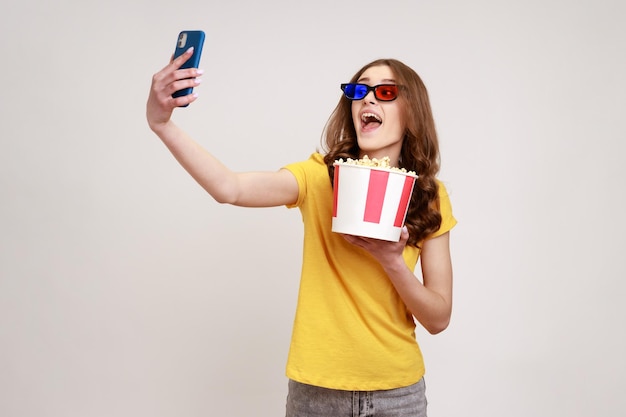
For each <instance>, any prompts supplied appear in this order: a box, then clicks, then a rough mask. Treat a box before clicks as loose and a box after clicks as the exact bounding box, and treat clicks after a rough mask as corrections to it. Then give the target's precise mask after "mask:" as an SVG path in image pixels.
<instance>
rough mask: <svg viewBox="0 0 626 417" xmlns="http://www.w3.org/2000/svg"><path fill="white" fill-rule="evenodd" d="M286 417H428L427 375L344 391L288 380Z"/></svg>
mask: <svg viewBox="0 0 626 417" xmlns="http://www.w3.org/2000/svg"><path fill="white" fill-rule="evenodd" d="M286 416H287V417H426V386H425V384H424V378H422V379H420V380H419V381H418V382H417V383H415V384H413V385H410V386H408V387H403V388H396V389H391V390H383V391H342V390H334V389H328V388H320V387H316V386H313V385H307V384H302V383H299V382H296V381H293V380H289V394H288V395H287V414H286Z"/></svg>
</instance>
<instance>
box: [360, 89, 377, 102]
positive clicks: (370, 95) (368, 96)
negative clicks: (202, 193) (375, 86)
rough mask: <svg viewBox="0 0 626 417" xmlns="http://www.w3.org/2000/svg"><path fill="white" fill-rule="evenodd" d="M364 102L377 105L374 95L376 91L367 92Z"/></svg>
mask: <svg viewBox="0 0 626 417" xmlns="http://www.w3.org/2000/svg"><path fill="white" fill-rule="evenodd" d="M363 102H367V103H370V104H376V103H377V101H376V95H375V94H374V90H370V91H368V92H367V94H366V95H365V97H363Z"/></svg>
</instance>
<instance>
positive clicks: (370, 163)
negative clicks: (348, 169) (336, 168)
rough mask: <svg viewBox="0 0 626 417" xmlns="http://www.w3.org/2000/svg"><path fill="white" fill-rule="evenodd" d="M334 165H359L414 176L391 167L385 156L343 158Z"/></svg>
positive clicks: (413, 173) (409, 172)
mask: <svg viewBox="0 0 626 417" xmlns="http://www.w3.org/2000/svg"><path fill="white" fill-rule="evenodd" d="M335 164H348V165H361V166H367V167H373V168H383V169H388V170H390V171H396V172H403V173H406V174H409V175H416V174H415V171H407V170H406V169H405V168H398V167H392V166H391V159H390V158H389V157H388V156H385V157H383V158H382V159H378V158H372V159H370V158H369V156H367V155H365V156H363V158H361V159H352V158H348V159H346V160H345V161H344V160H343V158H339V159H338V160H336V161H335Z"/></svg>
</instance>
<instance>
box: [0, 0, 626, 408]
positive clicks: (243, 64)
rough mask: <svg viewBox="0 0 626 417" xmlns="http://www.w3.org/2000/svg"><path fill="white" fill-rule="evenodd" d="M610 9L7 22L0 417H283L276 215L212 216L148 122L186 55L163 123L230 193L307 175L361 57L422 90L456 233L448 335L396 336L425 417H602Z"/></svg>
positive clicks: (242, 8) (480, 1)
mask: <svg viewBox="0 0 626 417" xmlns="http://www.w3.org/2000/svg"><path fill="white" fill-rule="evenodd" d="M625 12H626V6H625V5H624V2H622V1H617V0H616V1H608V0H604V1H597V0H594V1H592V0H574V1H557V0H553V1H536V0H524V1H495V0H491V1H490V0H475V1H460V0H457V1H385V2H382V1H369V0H364V1H326V0H318V1H315V2H306V3H298V2H291V1H286V0H284V1H265V2H259V1H251V0H249V1H239V2H238V1H232V2H225V1H222V2H219V3H218V2H215V1H206V0H205V1H192V0H188V1H185V2H173V1H154V0H153V1H147V0H144V1H134V2H133V1H128V0H124V1H121V0H111V1H107V2H89V1H78V0H65V1H46V2H44V1H43V0H39V1H30V2H29V1H16V0H9V1H4V2H3V3H2V5H1V6H0V34H1V36H0V51H1V53H2V57H3V58H2V66H1V68H0V75H1V79H2V90H3V93H2V96H1V98H0V105H1V108H0V123H1V126H2V130H1V147H0V196H1V197H0V198H1V199H2V200H1V205H0V415H2V416H7V417H9V416H11V417H13V416H14V417H22V416H24V417H26V416H29V417H30V416H33V417H35V416H46V417H47V416H50V417H56V416H81V417H84V416H94V417H96V416H152V417H158V416H208V415H210V416H250V415H254V416H268V417H269V416H280V415H283V413H284V401H285V395H286V379H285V376H284V365H285V360H286V355H287V349H288V344H289V337H290V331H291V323H292V319H293V313H294V309H295V302H296V296H297V289H298V278H299V270H300V253H301V238H302V234H301V220H300V214H299V212H298V211H297V210H287V209H286V208H284V207H278V208H272V209H258V210H251V209H241V208H235V207H230V206H221V205H219V204H217V203H215V202H214V201H213V200H211V198H210V197H209V196H207V195H206V194H205V193H204V192H203V191H202V190H201V188H200V187H199V186H197V185H196V184H195V183H194V182H193V180H192V179H191V178H190V177H189V176H188V175H187V174H186V173H185V172H184V171H183V170H182V168H180V167H179V166H178V165H177V163H176V162H175V161H174V159H173V158H172V157H171V155H170V154H169V153H168V152H167V150H166V149H165V147H164V146H163V145H162V144H161V143H160V141H159V140H158V138H156V137H155V136H154V135H153V134H152V133H151V132H150V131H149V129H148V127H147V124H146V122H145V116H144V112H145V108H144V106H145V100H146V97H147V94H148V90H149V86H150V79H151V76H152V74H153V73H155V72H156V71H157V70H159V69H160V68H162V67H163V66H164V65H165V64H166V63H167V61H168V59H169V56H170V54H171V53H172V51H173V49H174V43H175V39H176V35H177V33H178V32H179V31H180V30H181V29H203V30H204V31H205V32H206V33H207V42H206V47H205V50H204V54H203V59H202V67H203V68H204V69H205V70H206V74H205V76H204V77H203V78H204V83H203V84H202V86H201V88H200V89H199V93H200V99H199V100H198V101H197V102H196V103H194V104H193V105H192V106H191V107H189V108H187V109H184V110H180V111H177V112H176V114H175V119H176V120H177V121H178V122H179V123H180V124H181V125H182V126H184V128H185V129H186V130H187V131H188V132H189V133H190V134H191V135H192V136H193V137H195V138H196V139H197V140H198V141H199V142H201V143H202V144H203V145H204V146H205V147H207V148H208V149H210V150H211V151H212V152H213V153H215V154H216V155H217V156H218V157H220V158H221V159H222V160H223V161H224V162H225V163H226V164H228V165H229V166H230V167H232V168H233V169H236V170H265V169H269V170H275V169H278V168H279V167H281V166H283V165H284V164H286V163H289V162H295V161H298V160H302V159H306V158H307V157H308V156H309V154H310V153H312V152H313V151H315V149H316V148H317V146H318V144H319V139H320V134H321V131H322V128H323V125H324V123H325V122H326V120H327V118H328V116H329V114H330V112H331V111H332V109H333V108H334V106H335V104H336V102H337V100H338V99H339V96H340V91H339V83H341V82H345V81H346V80H348V79H349V77H350V76H351V75H353V73H354V72H356V71H357V70H358V69H359V68H360V67H361V66H362V65H363V64H365V63H367V62H369V61H371V60H373V59H375V58H379V57H395V58H398V59H401V60H403V61H404V62H406V63H407V64H409V65H410V66H412V67H413V68H415V69H416V71H417V72H418V73H419V74H420V75H421V76H422V77H423V79H424V81H425V83H426V84H427V86H428V88H429V91H430V94H431V98H432V105H433V110H434V113H435V117H436V121H437V125H438V129H439V133H440V139H441V151H442V161H443V164H442V171H441V175H440V177H441V179H442V180H443V181H444V182H445V184H446V185H447V186H448V189H449V191H450V195H451V199H452V203H453V208H454V212H455V215H456V216H457V218H458V220H459V225H458V226H457V227H456V228H455V229H454V231H453V232H452V253H453V261H454V270H455V306H454V312H453V320H452V323H451V326H450V327H449V329H448V330H446V331H445V332H444V333H442V334H440V335H437V336H430V335H428V334H426V332H425V331H423V330H419V331H418V339H419V341H420V343H421V345H422V348H423V350H424V354H425V357H426V365H427V386H428V395H429V402H430V415H431V416H460V415H464V416H510V417H517V416H520V417H521V416H524V417H527V416H550V417H554V416H568V417H573V416H598V415H602V416H618V415H622V413H623V410H624V408H625V407H626V402H625V399H624V398H625V397H624V395H623V392H622V391H623V389H622V388H623V375H624V373H625V372H626V364H625V360H624V351H626V342H624V337H623V336H624V324H625V323H624V321H625V320H624V318H625V317H626V314H625V313H626V311H625V308H624V303H623V298H624V292H625V291H624V283H623V279H624V278H625V277H626V268H625V267H624V255H623V251H624V249H625V248H626V238H625V232H626V223H625V220H624V216H623V202H624V194H625V193H624V185H623V180H624V177H625V174H626V170H625V168H624V165H623V164H622V162H621V160H622V159H623V153H624V139H625V137H624V136H625V135H624V131H625V130H626V129H625V128H626V126H625V122H624V120H625V117H624V114H625V110H626V105H625V98H624V97H625V96H626V81H624V74H626V54H625V49H626V48H625V40H626V31H625V29H624V27H625V26H624V15H625Z"/></svg>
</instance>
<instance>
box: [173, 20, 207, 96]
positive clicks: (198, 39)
mask: <svg viewBox="0 0 626 417" xmlns="http://www.w3.org/2000/svg"><path fill="white" fill-rule="evenodd" d="M203 45H204V32H203V31H201V30H183V31H182V32H180V33H179V34H178V39H177V40H176V49H174V58H177V57H178V56H180V55H182V54H183V53H184V52H185V51H186V50H187V49H189V48H191V47H192V46H193V55H191V58H189V59H188V60H187V62H185V63H184V64H183V65H182V66H181V68H198V65H200V56H201V55H202V46H203ZM192 92H193V87H189V88H184V89H182V90H178V91H176V92H174V94H172V97H174V98H176V97H182V96H186V95H189V94H191V93H192ZM183 107H187V104H186V105H184V106H183Z"/></svg>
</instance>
